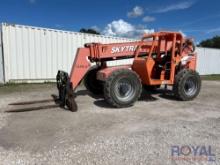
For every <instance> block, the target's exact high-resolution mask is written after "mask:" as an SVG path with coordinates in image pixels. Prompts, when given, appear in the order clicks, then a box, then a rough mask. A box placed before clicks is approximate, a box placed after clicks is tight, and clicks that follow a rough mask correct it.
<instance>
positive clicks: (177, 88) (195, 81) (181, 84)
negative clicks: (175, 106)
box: [173, 69, 201, 101]
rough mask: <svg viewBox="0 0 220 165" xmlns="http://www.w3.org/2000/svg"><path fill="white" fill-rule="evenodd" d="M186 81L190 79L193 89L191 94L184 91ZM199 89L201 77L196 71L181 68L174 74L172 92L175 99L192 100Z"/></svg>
mask: <svg viewBox="0 0 220 165" xmlns="http://www.w3.org/2000/svg"><path fill="white" fill-rule="evenodd" d="M187 81H191V82H190V83H191V84H192V86H194V89H192V90H191V94H190V93H187V91H186V90H187V88H186V87H187ZM188 88H189V87H188ZM200 89H201V78H200V76H199V74H198V73H197V72H196V71H193V70H188V69H183V70H181V71H179V73H177V75H176V76H175V83H174V85H173V92H174V95H175V97H176V98H177V99H179V100H182V101H189V100H193V99H194V98H195V97H196V96H197V95H198V94H199V92H200Z"/></svg>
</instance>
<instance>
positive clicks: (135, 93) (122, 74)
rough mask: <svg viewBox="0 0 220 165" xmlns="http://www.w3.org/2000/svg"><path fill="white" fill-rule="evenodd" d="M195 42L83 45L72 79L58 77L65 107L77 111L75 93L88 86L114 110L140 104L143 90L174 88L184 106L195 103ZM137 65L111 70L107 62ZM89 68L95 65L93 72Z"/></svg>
mask: <svg viewBox="0 0 220 165" xmlns="http://www.w3.org/2000/svg"><path fill="white" fill-rule="evenodd" d="M194 51H195V46H194V44H193V41H192V40H191V39H188V38H184V37H183V36H182V34H181V33H179V32H166V31H161V32H155V33H152V34H145V35H144V36H143V38H142V39H141V40H140V41H136V42H125V43H113V44H100V43H90V44H85V47H84V48H79V49H78V51H77V54H76V57H75V61H74V63H73V66H72V69H71V73H70V75H68V73H66V72H64V71H60V70H59V71H58V73H57V76H56V79H57V88H58V90H59V100H60V102H61V105H62V106H67V107H68V108H69V109H70V110H71V111H76V110H77V105H76V103H75V101H74V98H75V95H74V90H75V89H76V88H77V86H78V85H79V83H80V82H81V81H82V80H84V83H85V86H86V88H87V89H88V90H89V91H90V92H91V93H93V94H103V96H104V98H105V100H106V101H107V102H108V103H109V104H111V105H112V106H114V107H118V108H120V107H128V106H131V105H133V104H134V103H135V101H137V100H138V98H139V97H140V95H141V93H142V87H145V88H147V89H149V88H158V87H160V86H161V85H171V86H173V92H174V95H175V96H176V97H177V98H178V99H180V100H184V101H187V100H192V99H194V98H195V97H196V96H197V95H198V94H199V92H200V87H201V79H200V76H199V74H198V73H197V72H196V61H197V55H196V53H194ZM128 58H132V59H133V64H131V65H121V66H111V67H109V66H107V62H108V61H112V60H121V59H128ZM91 63H95V64H96V65H95V66H92V65H91Z"/></svg>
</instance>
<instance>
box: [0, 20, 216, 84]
mask: <svg viewBox="0 0 220 165" xmlns="http://www.w3.org/2000/svg"><path fill="white" fill-rule="evenodd" d="M129 41H134V40H132V39H126V38H117V37H109V36H103V35H93V34H84V33H78V32H70V31H61V30H55V29H46V28H39V27H31V26H23V25H12V24H5V23H3V24H2V25H1V33H0V83H5V82H37V81H38V82H43V81H51V80H54V79H55V76H56V73H57V70H58V69H62V70H65V71H68V72H69V71H70V69H71V66H72V63H73V60H74V58H75V54H76V50H77V48H78V47H83V45H84V44H85V43H89V42H100V43H112V42H129ZM197 52H198V63H197V70H198V71H199V73H200V74H201V75H205V74H220V67H219V66H218V65H219V64H220V50H218V49H209V48H197ZM131 62H132V59H129V60H120V61H112V62H109V65H115V64H116V65H119V64H127V63H131Z"/></svg>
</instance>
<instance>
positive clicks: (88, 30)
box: [79, 28, 100, 35]
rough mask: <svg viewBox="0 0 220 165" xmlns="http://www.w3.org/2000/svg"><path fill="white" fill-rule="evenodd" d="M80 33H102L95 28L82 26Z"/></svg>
mask: <svg viewBox="0 0 220 165" xmlns="http://www.w3.org/2000/svg"><path fill="white" fill-rule="evenodd" d="M79 32H80V33H89V34H98V35H99V34H100V32H98V31H96V30H94V29H85V28H82V29H80V31H79Z"/></svg>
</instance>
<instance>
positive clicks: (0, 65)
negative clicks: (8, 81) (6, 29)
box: [0, 27, 4, 84]
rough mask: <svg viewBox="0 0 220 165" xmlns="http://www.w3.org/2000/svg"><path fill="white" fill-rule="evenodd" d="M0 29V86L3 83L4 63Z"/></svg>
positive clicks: (0, 31)
mask: <svg viewBox="0 0 220 165" xmlns="http://www.w3.org/2000/svg"><path fill="white" fill-rule="evenodd" d="M3 61H4V60H3V45H2V29H1V27H0V84H3V83H4V62H3Z"/></svg>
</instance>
